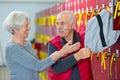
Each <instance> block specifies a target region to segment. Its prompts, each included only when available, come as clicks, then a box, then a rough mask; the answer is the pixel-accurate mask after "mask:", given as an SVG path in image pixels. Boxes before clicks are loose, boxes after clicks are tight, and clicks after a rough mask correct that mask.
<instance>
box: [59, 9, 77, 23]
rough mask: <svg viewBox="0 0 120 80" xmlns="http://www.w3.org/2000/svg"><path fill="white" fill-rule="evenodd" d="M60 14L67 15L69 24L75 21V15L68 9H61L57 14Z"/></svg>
mask: <svg viewBox="0 0 120 80" xmlns="http://www.w3.org/2000/svg"><path fill="white" fill-rule="evenodd" d="M62 14H67V15H68V16H69V17H68V21H69V23H70V25H72V24H73V23H75V21H76V18H75V15H74V14H73V13H72V12H71V11H69V10H65V11H62V12H60V13H59V14H58V15H57V16H60V15H62Z"/></svg>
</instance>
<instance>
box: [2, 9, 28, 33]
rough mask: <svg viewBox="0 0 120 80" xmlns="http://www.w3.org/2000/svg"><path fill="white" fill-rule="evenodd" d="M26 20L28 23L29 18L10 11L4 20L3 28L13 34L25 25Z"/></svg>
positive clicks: (21, 13)
mask: <svg viewBox="0 0 120 80" xmlns="http://www.w3.org/2000/svg"><path fill="white" fill-rule="evenodd" d="M26 20H28V21H30V18H29V16H28V15H27V14H26V13H25V12H22V11H12V12H11V13H10V14H9V15H8V16H7V17H6V19H5V20H4V22H3V27H4V28H5V29H6V30H7V31H8V32H10V33H11V34H13V33H14V32H13V30H14V29H20V28H21V27H23V26H24V25H25V22H26Z"/></svg>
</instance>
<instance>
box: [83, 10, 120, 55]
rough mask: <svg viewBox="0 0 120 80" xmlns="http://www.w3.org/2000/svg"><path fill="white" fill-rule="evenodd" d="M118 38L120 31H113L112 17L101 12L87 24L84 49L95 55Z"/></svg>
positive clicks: (106, 12)
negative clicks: (86, 48) (88, 49)
mask: <svg viewBox="0 0 120 80" xmlns="http://www.w3.org/2000/svg"><path fill="white" fill-rule="evenodd" d="M119 36H120V30H113V16H112V15H111V14H110V13H109V12H108V11H107V10H102V11H101V12H100V13H99V14H98V15H96V16H94V17H93V18H91V19H90V20H89V21H88V22H87V26H86V31H85V44H84V46H85V47H88V48H90V49H91V50H92V52H94V53H97V52H100V51H103V50H104V49H106V48H108V47H110V46H111V45H113V44H114V43H115V42H116V41H117V39H118V38H119Z"/></svg>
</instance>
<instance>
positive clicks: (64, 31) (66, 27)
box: [56, 14, 73, 38]
mask: <svg viewBox="0 0 120 80" xmlns="http://www.w3.org/2000/svg"><path fill="white" fill-rule="evenodd" d="M68 17H69V16H68V15H67V14H62V15H59V16H58V17H57V19H56V29H57V33H58V35H60V36H61V37H64V38H66V37H68V36H70V35H69V33H70V32H71V31H72V30H73V28H72V27H73V26H72V25H70V22H69V21H68V20H69V18H68Z"/></svg>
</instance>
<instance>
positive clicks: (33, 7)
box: [0, 2, 55, 65]
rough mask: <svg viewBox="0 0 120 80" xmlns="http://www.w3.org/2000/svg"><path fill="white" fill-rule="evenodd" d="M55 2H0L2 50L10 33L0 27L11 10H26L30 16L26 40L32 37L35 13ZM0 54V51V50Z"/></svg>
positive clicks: (0, 62)
mask: <svg viewBox="0 0 120 80" xmlns="http://www.w3.org/2000/svg"><path fill="white" fill-rule="evenodd" d="M54 4H55V3H46V4H45V3H44V4H43V3H41V4H40V3H39V2H38V3H37V2H36V3H35V2H31V3H30V2H24V3H23V2H6V3H5V2H0V42H1V46H2V50H3V54H4V53H5V52H4V48H5V46H6V43H7V41H8V40H9V39H10V37H11V35H10V34H9V33H8V32H7V31H5V30H4V29H3V27H2V23H3V21H4V19H5V18H6V16H7V15H8V14H9V13H10V12H11V11H13V10H21V11H25V12H27V13H28V14H29V15H30V17H31V24H30V26H31V31H30V35H29V37H28V40H31V39H32V38H33V37H34V32H35V25H34V18H35V13H36V12H38V11H41V10H44V9H46V8H48V7H50V6H52V5H54ZM0 54H1V51H0ZM0 65H2V61H1V55H0Z"/></svg>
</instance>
